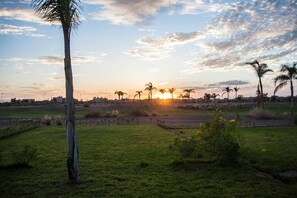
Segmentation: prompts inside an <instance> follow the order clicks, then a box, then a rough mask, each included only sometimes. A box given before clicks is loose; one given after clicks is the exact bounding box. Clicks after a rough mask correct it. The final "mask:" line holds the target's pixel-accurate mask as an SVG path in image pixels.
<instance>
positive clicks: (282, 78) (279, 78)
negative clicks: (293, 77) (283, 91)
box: [274, 74, 290, 85]
mask: <svg viewBox="0 0 297 198" xmlns="http://www.w3.org/2000/svg"><path fill="white" fill-rule="evenodd" d="M288 80H290V77H289V76H287V75H285V74H281V75H279V76H277V77H275V78H274V84H275V85H276V83H277V82H281V83H283V82H285V81H288Z"/></svg>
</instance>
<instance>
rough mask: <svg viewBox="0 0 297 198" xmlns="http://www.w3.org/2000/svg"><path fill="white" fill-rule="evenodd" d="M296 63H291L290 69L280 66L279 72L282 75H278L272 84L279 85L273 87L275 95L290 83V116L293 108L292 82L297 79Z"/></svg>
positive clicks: (286, 66)
mask: <svg viewBox="0 0 297 198" xmlns="http://www.w3.org/2000/svg"><path fill="white" fill-rule="evenodd" d="M296 66H297V63H293V66H292V67H290V66H288V65H282V66H281V69H280V72H282V74H280V75H279V76H277V77H276V78H275V79H274V83H275V85H276V83H277V82H279V84H278V85H277V86H276V87H275V90H274V95H275V93H276V92H277V91H278V90H280V89H281V88H283V87H284V86H286V85H287V84H288V82H290V88H291V114H292V115H294V108H293V99H294V86H293V80H294V79H297V68H296Z"/></svg>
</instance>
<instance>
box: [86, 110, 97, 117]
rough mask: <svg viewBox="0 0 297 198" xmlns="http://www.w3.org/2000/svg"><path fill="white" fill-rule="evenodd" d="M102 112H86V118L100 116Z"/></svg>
mask: <svg viewBox="0 0 297 198" xmlns="http://www.w3.org/2000/svg"><path fill="white" fill-rule="evenodd" d="M100 116H101V113H100V112H98V111H91V112H88V113H87V114H85V118H100Z"/></svg>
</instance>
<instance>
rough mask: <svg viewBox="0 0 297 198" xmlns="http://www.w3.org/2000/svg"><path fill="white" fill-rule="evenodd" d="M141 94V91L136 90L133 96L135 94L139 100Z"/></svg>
mask: <svg viewBox="0 0 297 198" xmlns="http://www.w3.org/2000/svg"><path fill="white" fill-rule="evenodd" d="M141 94H142V91H136V94H135V96H134V98H135V97H136V96H138V100H140V97H141Z"/></svg>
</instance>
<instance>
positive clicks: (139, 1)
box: [85, 0, 176, 25]
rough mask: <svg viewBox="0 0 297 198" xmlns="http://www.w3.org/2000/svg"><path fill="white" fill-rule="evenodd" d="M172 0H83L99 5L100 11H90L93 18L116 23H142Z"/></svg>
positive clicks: (172, 0) (169, 4) (172, 1)
mask: <svg viewBox="0 0 297 198" xmlns="http://www.w3.org/2000/svg"><path fill="white" fill-rule="evenodd" d="M175 2H176V1H174V0H158V1H148V0H132V1H131V0H85V3H88V4H93V5H98V6H100V8H101V9H100V11H99V12H96V13H92V14H91V15H92V18H93V19H95V20H108V21H111V22H112V23H113V24H118V25H134V24H137V23H142V22H143V21H145V20H147V19H149V18H150V17H152V16H154V15H156V14H157V13H158V12H159V11H160V10H162V9H165V8H167V7H169V6H171V5H173V4H175Z"/></svg>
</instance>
